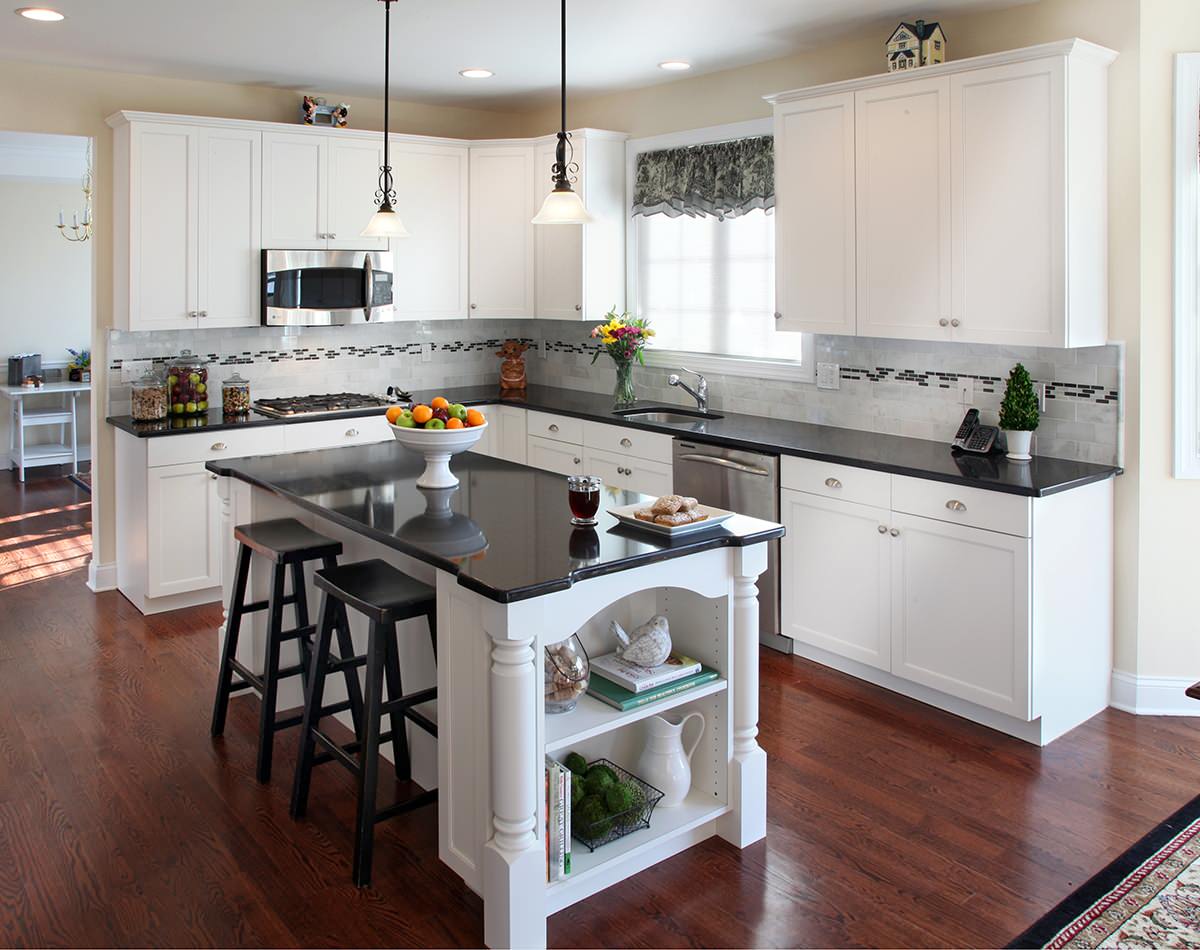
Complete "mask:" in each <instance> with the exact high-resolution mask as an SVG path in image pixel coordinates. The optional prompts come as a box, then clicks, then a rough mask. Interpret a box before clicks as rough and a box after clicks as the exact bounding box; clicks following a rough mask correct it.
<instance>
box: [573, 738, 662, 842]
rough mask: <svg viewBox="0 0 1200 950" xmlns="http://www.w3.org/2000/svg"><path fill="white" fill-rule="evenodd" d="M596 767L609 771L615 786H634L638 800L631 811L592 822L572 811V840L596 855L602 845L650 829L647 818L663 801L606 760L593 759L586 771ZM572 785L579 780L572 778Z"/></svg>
mask: <svg viewBox="0 0 1200 950" xmlns="http://www.w3.org/2000/svg"><path fill="white" fill-rule="evenodd" d="M597 765H605V766H607V767H608V768H610V769H612V771H613V774H614V775H616V776H617V781H618V782H629V783H630V784H632V785H634V786H636V787H637V789H638V791H639V792H640V796H639V800H638V801H637V803H636V804H635V805H634V806H633V807H632V808H629V809H627V810H626V811H623V812H619V813H617V814H613V815H605V817H603V818H598V819H596V820H594V821H591V822H586V821H583V820H582V816H581V815H580V813H579V812H578V811H577V810H575V809H574V808H572V811H571V836H572V837H573V838H574V839H575V840H576V841H580V842H582V843H583V844H586V845H587V846H588V850H589V851H595V850H596V849H597V848H599V847H600V846H602V845H606V844H609V843H610V842H613V841H616V840H617V839H618V838H624V837H625V836H626V835H627V834H631V833H632V832H635V831H640V830H641V829H642V828H649V827H650V814H651V813H652V812H653V811H654V806H655V805H657V804H658V803H659V801H660V800H661V799H662V797H663V793H662V792H660V791H659V790H658V789H657V788H655V787H654V786H653V785H650V784H649V783H647V782H643V781H642V780H641V779H640V778H638V777H637V776H636V775H634V774H633V773H632V772H628V771H626V770H625V769H623V768H621V766H619V765H617V764H616V763H615V762H611V761H609V760H608V759H596V761H594V762H589V763H588V769H589V770H590V769H591V768H592V767H593V766H597ZM572 781H578V776H573V777H572Z"/></svg>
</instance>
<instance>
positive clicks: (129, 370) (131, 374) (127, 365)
mask: <svg viewBox="0 0 1200 950" xmlns="http://www.w3.org/2000/svg"><path fill="white" fill-rule="evenodd" d="M152 364H153V361H152V360H125V361H124V362H123V363H122V364H121V382H123V383H132V382H133V381H134V380H137V379H141V378H142V374H143V373H145V372H146V370H148V369H149V368H150V367H151V365H152Z"/></svg>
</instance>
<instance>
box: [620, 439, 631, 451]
mask: <svg viewBox="0 0 1200 950" xmlns="http://www.w3.org/2000/svg"><path fill="white" fill-rule="evenodd" d="M621 447H622V448H625V449H631V448H633V443H632V442H631V441H629V439H622V440H621Z"/></svg>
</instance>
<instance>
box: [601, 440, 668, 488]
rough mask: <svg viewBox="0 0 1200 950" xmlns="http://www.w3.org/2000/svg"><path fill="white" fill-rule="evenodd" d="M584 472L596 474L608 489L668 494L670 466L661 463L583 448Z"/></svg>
mask: <svg viewBox="0 0 1200 950" xmlns="http://www.w3.org/2000/svg"><path fill="white" fill-rule="evenodd" d="M583 473H584V474H586V475H597V476H599V477H600V478H601V479H602V480H603V482H604V484H605V486H606V487H608V488H619V489H621V490H622V491H636V492H641V493H642V494H643V495H656V496H657V495H669V494H671V488H672V482H671V466H670V464H668V463H664V462H655V461H651V460H650V459H642V458H636V457H634V456H629V455H619V454H617V453H616V452H603V451H600V450H599V449H584V450H583Z"/></svg>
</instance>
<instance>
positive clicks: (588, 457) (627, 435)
mask: <svg viewBox="0 0 1200 950" xmlns="http://www.w3.org/2000/svg"><path fill="white" fill-rule="evenodd" d="M526 427H527V431H528V437H527V439H526V447H527V448H526V459H525V463H526V464H527V465H530V466H532V467H533V468H540V469H543V470H545V471H547V472H558V473H559V474H560V475H597V476H599V477H600V478H601V479H602V480H603V481H604V484H605V485H607V486H608V487H610V488H619V489H621V490H623V491H635V492H641V493H642V494H643V495H669V494H670V493H671V490H672V484H673V477H672V468H671V437H670V436H667V435H662V434H660V433H657V432H643V431H640V430H638V429H631V428H629V427H628V426H615V425H607V424H605V423H603V422H591V421H584V420H582V419H577V418H575V417H573V416H558V415H554V414H553V413H549V412H534V411H531V412H529V413H527V414H526Z"/></svg>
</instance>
